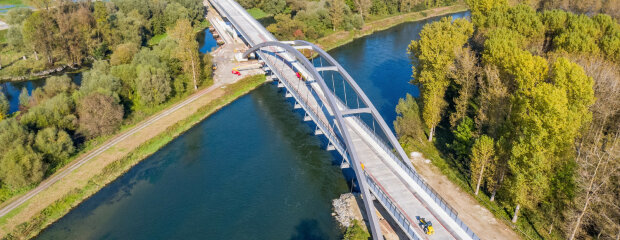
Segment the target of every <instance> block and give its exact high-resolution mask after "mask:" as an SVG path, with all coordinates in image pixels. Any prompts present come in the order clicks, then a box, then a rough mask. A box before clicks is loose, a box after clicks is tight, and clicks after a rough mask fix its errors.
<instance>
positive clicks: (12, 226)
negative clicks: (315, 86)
mask: <svg viewBox="0 0 620 240" xmlns="http://www.w3.org/2000/svg"><path fill="white" fill-rule="evenodd" d="M264 81H265V77H264V76H263V75H255V76H252V77H246V78H244V79H241V80H239V81H238V82H236V83H233V84H230V85H226V86H223V87H220V86H214V87H211V88H209V89H205V90H203V91H204V92H203V91H201V92H199V93H196V94H194V95H192V96H190V97H189V98H191V97H193V96H195V95H197V94H201V93H202V95H201V96H200V97H199V98H197V99H195V100H194V101H193V102H191V103H189V104H187V105H186V106H184V107H182V108H179V109H178V110H176V111H175V114H171V115H168V116H165V117H163V118H161V119H158V121H157V122H155V123H153V124H151V125H149V126H147V127H145V128H143V129H140V130H139V131H138V132H136V133H134V134H133V135H132V136H130V137H128V138H126V139H124V140H123V141H121V142H118V143H117V144H115V146H113V147H111V148H110V149H108V150H106V151H104V152H102V153H101V154H100V155H99V156H98V157H97V158H96V159H93V160H91V161H89V162H87V163H85V164H84V166H82V167H80V168H79V169H76V170H75V171H73V172H71V173H69V174H68V175H67V176H65V177H64V178H63V179H61V180H59V181H58V182H56V183H55V184H54V185H53V186H51V187H49V188H48V189H46V190H44V191H43V192H42V194H38V195H37V196H35V197H33V198H32V199H30V200H28V201H27V202H26V203H25V204H23V205H22V206H20V207H19V208H17V209H15V210H14V211H12V212H11V213H10V214H8V215H6V216H4V217H2V218H0V224H1V225H2V227H1V228H0V236H2V237H3V238H11V237H15V238H18V239H21V238H31V237H33V236H36V234H37V233H39V232H40V231H41V230H42V229H44V228H45V227H46V226H48V225H49V224H51V223H53V222H54V221H56V220H57V219H59V218H61V217H62V216H64V215H65V214H66V213H67V212H69V211H70V210H71V209H72V208H73V207H75V206H77V205H78V204H79V203H80V202H82V201H83V200H84V199H86V198H88V197H89V196H91V195H92V194H94V193H96V192H97V191H98V190H99V189H101V188H103V187H104V186H106V185H107V184H108V183H110V182H111V181H113V180H114V179H116V178H117V177H118V176H121V175H122V174H123V173H125V172H126V171H128V170H129V169H131V167H132V166H134V165H135V164H137V163H138V162H140V161H141V160H143V159H145V158H146V157H148V156H149V155H151V154H153V153H154V152H156V151H157V150H158V149H160V148H161V147H163V146H164V145H166V144H167V143H169V142H170V141H172V140H173V139H174V138H175V137H176V136H178V135H180V134H182V133H183V132H185V131H187V130H188V129H190V128H191V127H192V126H194V125H195V124H196V123H199V122H200V121H202V120H203V119H205V118H206V117H208V116H209V115H210V114H212V113H214V112H216V111H217V110H218V109H220V108H221V107H223V106H225V105H227V104H228V103H230V102H232V101H234V100H235V99H237V98H239V97H240V96H243V95H244V94H246V93H248V92H250V91H251V90H253V89H254V88H256V87H258V86H259V85H261V84H262V83H263V82H264ZM171 108H172V107H171ZM145 121H148V120H145ZM119 135H121V134H119ZM42 196H45V197H42Z"/></svg>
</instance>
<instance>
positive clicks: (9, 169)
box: [0, 145, 47, 189]
mask: <svg viewBox="0 0 620 240" xmlns="http://www.w3.org/2000/svg"><path fill="white" fill-rule="evenodd" d="M46 169H47V165H46V164H45V163H44V162H43V156H42V155H41V154H40V153H37V152H35V151H34V150H33V149H32V147H30V146H22V145H16V146H15V148H12V149H11V150H9V151H8V152H7V153H6V154H4V156H3V157H2V159H0V179H2V182H3V183H5V184H7V185H8V186H10V187H11V188H13V189H17V188H21V187H25V186H28V185H31V184H33V183H38V182H40V181H41V180H43V176H44V175H45V170H46Z"/></svg>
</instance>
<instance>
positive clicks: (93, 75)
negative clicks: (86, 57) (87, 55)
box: [79, 60, 121, 96]
mask: <svg viewBox="0 0 620 240" xmlns="http://www.w3.org/2000/svg"><path fill="white" fill-rule="evenodd" d="M120 88H121V83H120V80H119V79H118V78H116V77H115V76H114V75H112V74H110V64H108V62H107V61H104V60H99V61H95V62H94V63H93V67H92V68H91V70H89V71H86V72H84V73H82V86H81V87H80V91H79V95H80V96H86V95H88V94H89V93H91V92H95V91H97V92H102V93H106V94H108V95H111V96H116V94H117V93H118V91H119V90H120Z"/></svg>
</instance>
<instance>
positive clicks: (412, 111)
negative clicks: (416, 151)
mask: <svg viewBox="0 0 620 240" xmlns="http://www.w3.org/2000/svg"><path fill="white" fill-rule="evenodd" d="M396 113H397V114H398V116H396V120H394V130H395V131H396V134H397V135H398V136H399V137H401V138H402V137H411V138H414V139H418V140H422V139H424V137H423V136H424V131H423V130H422V120H420V110H419V108H418V103H417V102H416V100H415V99H414V98H413V97H412V96H411V95H410V94H407V96H406V97H405V98H404V99H403V98H401V99H399V100H398V105H396Z"/></svg>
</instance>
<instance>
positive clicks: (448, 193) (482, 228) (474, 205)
mask: <svg viewBox="0 0 620 240" xmlns="http://www.w3.org/2000/svg"><path fill="white" fill-rule="evenodd" d="M411 163H412V164H413V166H414V167H415V168H416V170H417V171H418V173H419V174H420V175H422V177H424V180H426V182H427V183H428V184H429V185H430V186H431V187H432V188H433V189H435V191H437V192H438V193H439V195H441V197H443V199H444V200H446V202H448V204H450V205H451V206H452V207H453V208H454V209H455V210H456V211H457V212H458V214H459V218H460V219H461V220H462V221H463V222H464V223H465V224H466V225H467V226H468V227H469V228H471V229H472V230H473V231H474V232H475V233H476V235H478V237H480V239H502V240H504V239H520V238H519V236H518V235H517V234H516V233H515V232H514V231H513V230H512V229H511V228H510V227H509V226H508V225H506V224H505V223H504V222H502V221H500V220H498V219H497V218H495V216H493V213H491V212H490V211H489V210H487V209H486V208H484V207H483V206H481V205H480V204H478V201H477V200H476V199H475V198H474V197H473V196H471V195H470V194H468V193H466V192H464V191H463V190H461V188H459V187H458V186H457V185H456V184H454V183H452V182H451V181H450V180H449V179H448V178H447V177H446V176H444V175H443V174H441V171H440V170H439V168H437V167H435V166H434V165H432V163H430V162H429V161H427V160H426V159H424V157H423V156H422V155H421V154H419V155H416V157H414V158H412V160H411Z"/></svg>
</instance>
